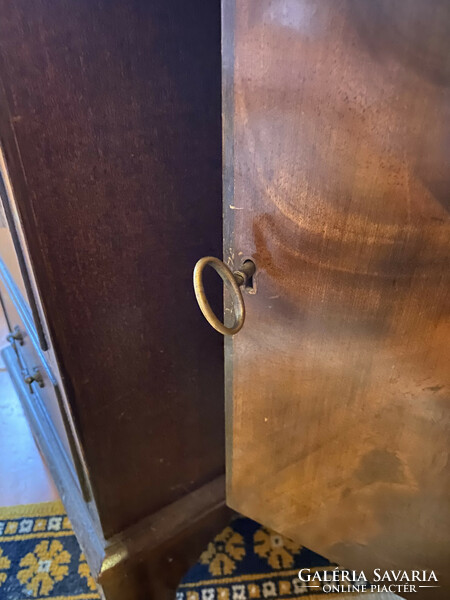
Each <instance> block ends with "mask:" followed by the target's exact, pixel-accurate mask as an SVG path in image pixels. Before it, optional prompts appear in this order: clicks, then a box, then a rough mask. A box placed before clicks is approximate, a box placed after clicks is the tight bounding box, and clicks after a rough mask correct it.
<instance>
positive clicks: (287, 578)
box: [0, 502, 330, 600]
mask: <svg viewBox="0 0 450 600" xmlns="http://www.w3.org/2000/svg"><path fill="white" fill-rule="evenodd" d="M329 564H330V563H329V562H328V561H327V560H326V559H324V558H322V557H321V556H319V555H317V554H315V553H314V552H311V551H310V550H307V549H306V548H302V547H301V546H298V545H296V544H294V543H293V542H291V541H290V540H287V539H286V538H283V537H282V536H281V535H278V534H276V533H274V532H272V531H269V530H267V529H265V528H264V527H262V526H261V525H258V524H257V523H255V522H254V521H251V520H250V519H246V518H244V517H238V518H237V519H235V520H234V521H232V522H231V523H230V525H229V526H228V527H226V528H225V529H224V530H223V531H222V532H221V533H220V534H219V535H217V536H216V537H215V539H214V540H213V541H212V542H211V543H210V544H209V545H208V547H207V548H206V549H205V551H204V552H203V554H202V555H201V556H200V558H199V560H198V562H197V564H196V565H194V567H192V569H190V571H189V572H188V573H187V574H186V576H185V577H184V579H183V581H182V582H181V584H180V586H179V588H178V591H177V594H176V600H250V599H253V598H260V599H266V598H267V599H271V598H278V599H280V600H281V599H283V600H295V599H298V598H302V600H304V599H305V597H306V596H312V595H316V596H317V595H318V594H320V593H321V590H320V588H316V591H315V593H314V592H312V590H311V589H308V588H307V587H306V585H305V584H304V583H302V582H301V581H300V580H299V579H298V577H297V573H298V571H299V569H300V568H307V567H309V568H314V569H317V570H320V569H323V568H324V567H326V566H327V565H329ZM327 595H330V594H327ZM30 598H34V599H36V598H37V599H38V600H47V599H51V600H91V599H99V598H100V596H99V595H98V593H97V592H96V587H95V582H94V580H93V578H92V577H91V574H90V572H89V567H88V565H87V563H86V560H85V557H84V555H83V553H82V552H81V550H80V547H79V545H78V542H77V540H76V538H75V535H74V533H73V530H72V527H71V525H70V522H69V519H68V518H67V516H66V514H65V511H64V508H63V505H62V504H61V503H60V502H49V503H46V504H34V505H33V504H30V505H25V506H17V507H9V508H0V599H1V600H29V599H30Z"/></svg>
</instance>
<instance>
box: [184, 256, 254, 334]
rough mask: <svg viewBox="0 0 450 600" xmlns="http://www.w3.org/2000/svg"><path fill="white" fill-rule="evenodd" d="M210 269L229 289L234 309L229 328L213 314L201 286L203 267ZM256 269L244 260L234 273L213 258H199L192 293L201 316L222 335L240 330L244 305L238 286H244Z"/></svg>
mask: <svg viewBox="0 0 450 600" xmlns="http://www.w3.org/2000/svg"><path fill="white" fill-rule="evenodd" d="M207 266H210V267H212V268H213V269H214V270H215V271H216V272H217V273H218V274H219V275H220V277H221V278H222V280H223V282H224V284H225V285H226V286H227V288H228V289H229V291H230V293H231V296H232V299H233V308H234V322H233V325H232V326H231V327H226V326H225V324H224V323H222V322H221V321H220V320H219V319H218V318H217V317H216V315H215V314H214V311H213V310H212V308H211V306H210V304H209V302H208V300H207V298H206V293H205V288H204V286H203V271H204V269H205V267H207ZM255 270H256V267H255V263H254V262H253V261H251V260H246V261H245V262H244V263H243V264H242V266H241V268H240V269H239V271H235V272H234V273H233V272H232V271H231V270H230V269H229V268H228V267H227V265H226V264H225V263H224V262H223V261H221V260H219V259H218V258H215V257H214V256H205V257H204V258H201V259H200V260H199V261H198V262H197V264H196V265H195V268H194V292H195V297H196V298H197V302H198V305H199V307H200V310H201V311H202V313H203V316H204V317H205V319H206V320H207V321H208V323H209V324H210V325H211V327H214V329H215V330H216V331H218V332H219V333H222V334H223V335H234V334H235V333H237V332H238V331H240V330H241V329H242V326H243V325H244V321H245V305H244V299H243V297H242V293H241V290H240V289H239V288H240V286H242V285H246V283H247V281H248V280H249V278H251V277H253V274H254V273H255Z"/></svg>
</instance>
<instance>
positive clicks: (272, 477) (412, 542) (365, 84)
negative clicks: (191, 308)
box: [224, 0, 450, 597]
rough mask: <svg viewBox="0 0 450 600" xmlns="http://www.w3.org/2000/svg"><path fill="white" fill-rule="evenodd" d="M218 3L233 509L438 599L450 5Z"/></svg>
mask: <svg viewBox="0 0 450 600" xmlns="http://www.w3.org/2000/svg"><path fill="white" fill-rule="evenodd" d="M225 6H226V12H227V15H226V20H225V21H224V22H225V23H226V24H227V25H226V26H227V27H228V29H227V30H226V31H225V35H224V38H225V40H226V45H225V65H228V66H229V65H232V66H231V68H228V70H226V71H225V76H226V79H227V83H226V85H227V86H228V88H227V93H226V94H225V96H224V97H225V100H226V106H225V131H226V132H228V133H227V138H226V150H225V156H226V157H227V161H228V162H227V168H226V179H225V181H227V180H228V179H227V178H229V177H231V178H232V179H233V185H232V186H229V188H226V189H227V190H228V194H227V195H226V196H225V198H224V206H225V218H226V221H227V223H232V225H230V226H226V231H228V234H227V238H226V240H225V250H226V253H225V254H226V255H225V259H226V260H227V261H228V262H229V263H233V261H234V264H236V261H237V260H238V258H237V257H239V256H240V255H244V256H249V257H250V256H252V257H253V258H254V260H255V262H256V265H257V268H258V271H257V275H256V278H255V280H256V288H257V292H256V294H255V295H253V296H250V295H247V296H246V309H247V319H246V323H245V326H244V327H243V329H242V331H241V332H240V333H238V334H237V335H236V336H235V337H234V338H233V340H231V341H229V342H228V344H229V345H228V347H227V349H226V352H227V361H228V364H227V365H226V368H227V369H229V372H230V375H231V377H230V379H229V382H230V384H229V387H228V399H227V412H228V415H229V428H228V434H229V439H230V453H229V460H228V467H229V471H230V472H229V487H228V494H229V496H228V498H229V502H230V504H231V506H232V507H233V508H234V509H236V510H239V511H240V512H243V513H245V514H247V515H249V516H250V517H252V518H254V519H256V520H258V521H260V522H262V523H264V524H266V525H269V526H271V527H272V528H274V529H275V530H278V531H280V532H282V533H284V534H286V535H287V536H288V537H291V538H293V539H296V540H298V541H299V542H300V543H302V544H304V545H306V546H308V547H311V548H312V549H314V550H316V551H318V552H320V553H322V554H324V555H325V556H327V557H329V558H330V559H333V560H336V561H339V562H341V563H342V564H344V565H347V566H349V567H351V568H355V569H358V568H366V569H368V570H370V569H372V568H376V567H380V568H383V567H386V568H392V567H396V568H404V569H411V568H421V569H422V568H427V569H435V570H436V571H439V572H440V576H441V577H442V580H441V584H440V585H441V586H444V579H445V578H447V581H446V585H447V590H446V591H445V589H444V587H442V588H441V593H443V594H444V595H443V597H447V596H448V587H449V584H450V581H449V580H448V564H449V558H450V556H449V548H450V545H449V531H450V507H449V505H448V497H449V488H450V486H449V483H450V480H449V472H448V465H447V456H448V450H449V445H448V440H449V431H450V420H449V411H448V398H449V395H448V387H449V368H448V367H449V363H448V343H449V323H450V321H449V318H448V317H449V307H450V303H449V283H450V281H449V273H450V270H449V241H450V221H449V219H448V191H449V189H450V152H449V150H450V137H449V128H448V124H449V121H450V89H449V87H450V37H449V31H450V4H449V3H448V2H447V1H441V0H433V1H430V2H421V1H420V0H409V1H396V0H394V1H392V0H386V1H384V0H377V1H376V2H373V1H372V0H367V1H366V0H355V1H354V2H352V1H337V0H323V1H320V2H318V1H308V0H298V1H297V0H296V1H293V2H292V1H290V0H280V1H277V2H273V1H270V0H263V1H260V2H248V3H246V2H236V3H234V2H232V1H230V2H228V1H226V2H225ZM233 10H235V11H236V13H235V15H234V17H233ZM233 18H234V21H233ZM230 29H231V30H232V32H233V33H234V40H233V35H231V34H230ZM231 74H232V75H233V77H234V81H231V79H230V75H231ZM230 88H231V91H230ZM232 151H234V155H233V154H232ZM227 380H228V377H227ZM422 591H423V590H422ZM432 592H433V593H435V592H436V590H432ZM400 595H403V594H400ZM433 597H437V595H436V596H433Z"/></svg>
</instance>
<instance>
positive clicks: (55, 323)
mask: <svg viewBox="0 0 450 600" xmlns="http://www.w3.org/2000/svg"><path fill="white" fill-rule="evenodd" d="M0 12H1V15H2V17H1V23H0V55H1V59H2V60H1V63H2V64H1V69H0V71H1V79H2V83H3V87H4V89H5V99H6V100H5V99H4V105H3V107H2V111H1V124H0V137H1V142H2V144H3V146H4V149H5V153H6V155H7V162H8V167H9V170H10V174H11V179H12V182H13V187H14V192H15V195H16V201H17V205H18V209H19V212H20V215H21V219H22V221H23V227H24V230H25V235H26V238H27V241H28V243H29V249H30V255H31V259H32V262H33V266H34V270H35V274H36V280H37V283H38V286H39V289H40V291H41V294H42V298H43V304H44V309H45V313H46V317H47V320H48V324H49V329H50V333H51V337H52V340H53V343H54V345H55V350H56V353H57V356H58V358H59V361H60V367H61V371H62V374H63V376H64V380H65V384H66V388H67V393H68V396H69V400H70V404H71V409H72V412H73V415H74V419H75V422H76V425H77V430H78V432H79V435H80V440H81V444H82V447H83V450H84V454H85V457H86V462H87V465H88V469H89V474H90V480H91V483H92V487H93V491H94V495H95V499H96V503H97V506H98V510H99V515H100V519H101V521H102V525H103V529H104V534H105V536H106V537H109V536H111V535H113V534H116V533H118V532H119V531H121V530H122V529H123V528H125V527H128V526H130V525H132V524H134V523H136V522H137V521H138V520H140V519H142V518H144V517H145V516H147V515H148V514H151V513H152V512H154V511H157V510H159V509H160V508H161V507H163V506H165V505H166V504H168V503H172V502H174V501H176V500H177V499H178V498H180V497H182V496H183V495H185V494H186V493H188V492H189V491H191V490H194V489H196V488H198V487H199V486H201V485H203V484H205V483H206V482H208V481H210V480H211V479H213V478H215V477H217V476H218V475H220V474H221V473H223V469H224V465H223V462H224V457H223V453H224V439H223V438H224V436H223V349H222V340H221V338H220V336H212V335H211V333H210V330H209V326H208V325H207V324H206V323H205V322H204V321H203V318H202V316H201V314H200V313H199V311H198V308H197V306H196V303H195V298H194V295H193V292H192V286H191V274H192V266H193V265H194V264H195V262H196V260H197V259H198V258H199V257H201V256H203V255H207V254H213V255H218V254H219V253H220V247H221V148H220V146H221V129H220V5H219V3H218V2H215V1H214V2H208V3H207V4H205V3H203V2H200V1H197V0H194V2H190V3H185V2H181V1H171V2H163V1H159V0H157V1H156V2H145V1H143V0H142V1H141V0H138V1H136V2H118V1H115V0H113V2H110V1H109V0H108V1H106V0H95V1H92V0H81V1H78V0H77V1H75V0H63V1H62V2H58V3H54V2H50V1H49V0H37V2H33V3H32V4H30V3H28V2H25V1H22V0H19V1H18V2H14V3H10V2H6V1H1V2H0ZM220 293H221V290H220V287H219V286H217V294H216V296H217V298H220ZM211 295H214V294H213V292H211Z"/></svg>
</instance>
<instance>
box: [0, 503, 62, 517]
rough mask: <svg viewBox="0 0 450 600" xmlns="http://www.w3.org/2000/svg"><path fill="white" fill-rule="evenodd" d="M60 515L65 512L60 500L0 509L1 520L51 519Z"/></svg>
mask: <svg viewBox="0 0 450 600" xmlns="http://www.w3.org/2000/svg"><path fill="white" fill-rule="evenodd" d="M62 514H64V515H65V514H66V510H65V508H64V505H63V503H62V502H61V500H52V501H50V502H37V503H36V504H16V505H14V506H1V507H0V519H2V520H9V519H18V518H21V517H52V516H55V515H62Z"/></svg>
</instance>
